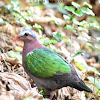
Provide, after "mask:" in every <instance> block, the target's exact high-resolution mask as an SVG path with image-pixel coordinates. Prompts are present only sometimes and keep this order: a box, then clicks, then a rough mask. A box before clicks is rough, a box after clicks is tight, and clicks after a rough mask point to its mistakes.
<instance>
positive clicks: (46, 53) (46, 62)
mask: <svg viewBox="0 0 100 100" xmlns="http://www.w3.org/2000/svg"><path fill="white" fill-rule="evenodd" d="M25 66H26V68H27V69H28V71H29V72H30V73H31V74H33V75H35V76H37V77H41V78H48V77H53V76H54V75H55V74H56V73H57V72H60V73H70V72H71V69H70V64H69V63H68V62H67V61H66V60H65V59H64V58H63V57H62V56H60V55H59V54H57V53H55V52H53V51H51V50H49V49H46V48H40V49H34V50H32V51H31V52H29V53H28V54H27V56H26V57H25Z"/></svg>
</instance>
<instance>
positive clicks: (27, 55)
mask: <svg viewBox="0 0 100 100" xmlns="http://www.w3.org/2000/svg"><path fill="white" fill-rule="evenodd" d="M32 53H34V52H33V51H30V52H29V53H28V54H27V55H26V56H28V55H29V54H32Z"/></svg>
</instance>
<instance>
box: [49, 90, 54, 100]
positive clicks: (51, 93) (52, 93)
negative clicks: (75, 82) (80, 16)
mask: <svg viewBox="0 0 100 100" xmlns="http://www.w3.org/2000/svg"><path fill="white" fill-rule="evenodd" d="M54 93H55V92H54V91H52V92H50V97H49V99H50V100H52V98H53V96H54Z"/></svg>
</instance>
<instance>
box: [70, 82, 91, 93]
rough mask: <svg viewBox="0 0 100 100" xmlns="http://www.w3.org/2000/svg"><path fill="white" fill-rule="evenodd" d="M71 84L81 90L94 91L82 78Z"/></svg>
mask: <svg viewBox="0 0 100 100" xmlns="http://www.w3.org/2000/svg"><path fill="white" fill-rule="evenodd" d="M70 86H71V87H73V88H75V89H77V90H79V91H87V92H91V93H92V92H93V91H92V90H91V89H90V88H89V87H88V86H87V85H86V84H85V83H84V82H83V81H82V80H80V82H74V83H72V84H71V85H70Z"/></svg>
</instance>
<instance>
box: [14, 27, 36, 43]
mask: <svg viewBox="0 0 100 100" xmlns="http://www.w3.org/2000/svg"><path fill="white" fill-rule="evenodd" d="M18 39H20V40H22V41H24V42H25V41H27V42H28V41H35V40H37V37H36V35H35V32H33V31H32V30H30V29H24V30H22V31H21V32H20V34H19V36H17V37H16V38H15V39H13V41H16V40H18Z"/></svg>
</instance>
